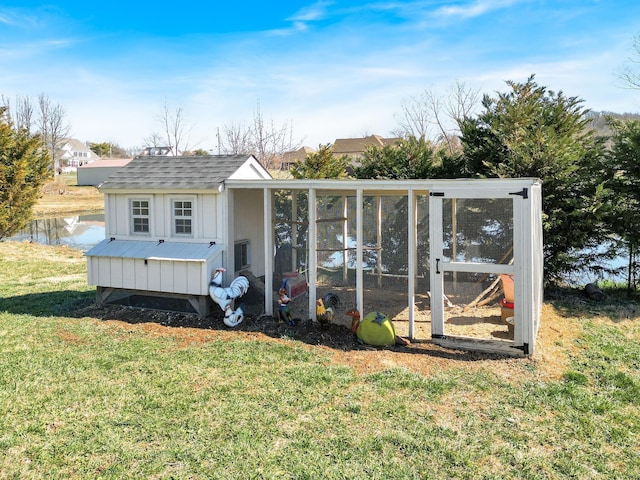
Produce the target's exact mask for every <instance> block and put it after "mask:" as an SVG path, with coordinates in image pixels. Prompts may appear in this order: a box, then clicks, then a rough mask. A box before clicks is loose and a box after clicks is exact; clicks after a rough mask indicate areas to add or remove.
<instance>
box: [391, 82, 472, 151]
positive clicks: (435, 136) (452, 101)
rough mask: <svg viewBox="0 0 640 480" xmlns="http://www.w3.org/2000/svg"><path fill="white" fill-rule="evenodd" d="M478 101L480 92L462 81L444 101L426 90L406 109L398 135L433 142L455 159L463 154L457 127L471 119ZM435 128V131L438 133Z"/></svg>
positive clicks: (410, 101)
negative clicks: (442, 147)
mask: <svg viewBox="0 0 640 480" xmlns="http://www.w3.org/2000/svg"><path fill="white" fill-rule="evenodd" d="M478 99H479V91H478V90H477V89H473V88H469V87H467V86H466V84H465V83H464V82H461V81H459V80H456V81H455V82H454V83H452V84H451V86H450V87H449V91H448V93H447V94H446V95H445V96H444V97H440V96H439V95H438V94H437V93H436V92H435V91H433V90H425V91H424V92H422V94H421V95H419V96H416V97H411V98H410V99H409V100H408V101H407V102H405V103H404V104H403V105H402V112H401V115H400V119H399V125H400V128H399V130H397V131H396V134H397V135H398V136H402V137H416V138H420V137H424V138H426V139H430V140H432V141H433V142H434V143H435V144H436V146H438V147H440V146H444V147H446V150H448V153H449V154H451V155H453V154H455V153H457V152H459V147H460V143H459V142H457V141H456V139H457V135H458V133H459V132H458V130H457V126H458V124H459V122H460V121H461V120H462V119H464V118H468V117H469V116H471V114H472V112H473V109H474V108H475V107H476V105H477V103H478ZM432 127H435V132H433V131H432Z"/></svg>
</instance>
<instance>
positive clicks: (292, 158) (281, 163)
mask: <svg viewBox="0 0 640 480" xmlns="http://www.w3.org/2000/svg"><path fill="white" fill-rule="evenodd" d="M313 152H315V149H313V148H311V147H300V148H299V149H297V150H294V151H292V152H287V153H285V154H284V155H283V156H282V157H280V158H279V159H278V168H279V169H280V170H290V169H291V167H293V166H294V165H295V164H296V163H298V162H302V161H303V160H304V159H305V158H306V157H307V155H308V154H310V153H313Z"/></svg>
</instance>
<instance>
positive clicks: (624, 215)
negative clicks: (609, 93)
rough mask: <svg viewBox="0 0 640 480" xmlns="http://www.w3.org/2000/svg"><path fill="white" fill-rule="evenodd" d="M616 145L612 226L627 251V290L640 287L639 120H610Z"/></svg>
mask: <svg viewBox="0 0 640 480" xmlns="http://www.w3.org/2000/svg"><path fill="white" fill-rule="evenodd" d="M609 125H610V127H611V128H612V130H613V132H614V133H613V138H612V141H613V146H612V148H611V151H610V157H611V171H612V172H614V173H615V174H614V175H613V176H612V177H611V180H610V182H611V191H612V192H615V197H616V198H613V199H612V203H613V205H614V207H613V215H612V216H611V228H612V230H613V231H614V232H615V233H616V235H617V236H618V237H619V238H620V240H621V241H622V243H623V246H624V249H625V250H626V253H627V259H628V262H627V293H628V294H629V295H631V293H632V291H634V290H635V289H636V288H637V280H638V269H639V265H638V245H640V120H630V121H626V122H624V121H620V120H614V119H612V118H611V119H610V122H609Z"/></svg>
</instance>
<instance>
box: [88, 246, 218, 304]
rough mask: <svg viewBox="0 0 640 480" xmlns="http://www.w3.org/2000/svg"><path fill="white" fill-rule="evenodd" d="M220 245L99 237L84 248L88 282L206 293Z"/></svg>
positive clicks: (137, 288) (119, 286)
mask: <svg viewBox="0 0 640 480" xmlns="http://www.w3.org/2000/svg"><path fill="white" fill-rule="evenodd" d="M222 252H223V248H222V246H221V245H216V244H214V245H210V244H203V243H198V244H196V243H177V242H148V241H136V240H108V239H107V240H103V241H102V242H100V243H99V244H98V245H96V246H95V247H93V248H92V249H91V250H89V251H88V252H87V262H88V267H89V268H88V272H89V278H88V282H89V284H90V285H96V286H103V287H111V288H121V289H126V290H141V291H150V292H167V293H179V294H186V295H207V294H208V292H209V282H210V279H211V277H212V273H213V270H214V269H215V268H216V267H217V266H219V265H220V264H221V262H222Z"/></svg>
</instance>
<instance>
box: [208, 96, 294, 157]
mask: <svg viewBox="0 0 640 480" xmlns="http://www.w3.org/2000/svg"><path fill="white" fill-rule="evenodd" d="M223 135H224V138H222V139H221V141H220V143H221V147H222V149H223V151H224V152H225V153H233V154H238V153H250V154H253V155H254V156H255V157H256V158H257V159H258V161H259V162H260V163H261V164H262V165H263V166H264V167H265V168H266V169H273V168H275V167H276V160H277V159H278V158H281V157H282V156H283V155H284V154H285V153H287V152H291V151H293V150H296V149H298V148H300V144H299V143H296V142H295V141H294V140H293V126H292V125H291V124H290V123H289V122H284V123H283V124H282V125H280V126H277V125H276V124H275V122H274V121H273V120H271V121H270V122H269V123H267V122H265V120H264V117H263V115H262V111H261V110H260V102H258V104H257V107H256V111H255V112H254V116H253V123H252V124H251V126H249V127H245V126H244V125H243V124H241V123H240V124H234V123H232V124H230V125H225V126H224V129H223Z"/></svg>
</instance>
